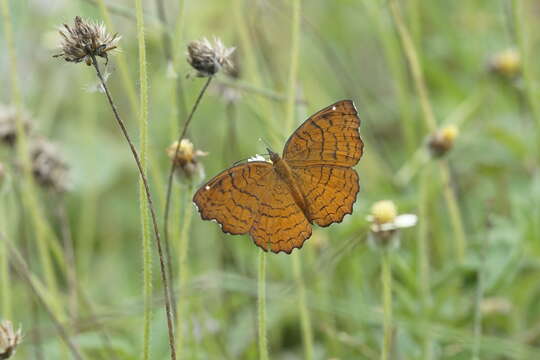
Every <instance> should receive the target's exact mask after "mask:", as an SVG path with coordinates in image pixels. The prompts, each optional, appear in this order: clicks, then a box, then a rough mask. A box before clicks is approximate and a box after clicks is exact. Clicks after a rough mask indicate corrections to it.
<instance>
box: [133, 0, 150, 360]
mask: <svg viewBox="0 0 540 360" xmlns="http://www.w3.org/2000/svg"><path fill="white" fill-rule="evenodd" d="M135 13H136V16H137V40H138V45H139V86H140V90H139V97H140V99H139V106H140V108H139V141H140V161H141V167H142V170H143V172H144V173H147V172H148V166H147V152H148V77H147V75H146V44H145V38H144V17H143V7H142V2H141V0H135ZM139 212H140V217H141V234H142V257H143V297H144V319H143V359H144V360H148V359H150V341H151V340H150V339H151V327H150V325H151V322H152V245H151V242H150V234H149V219H148V203H147V202H146V199H145V192H144V183H143V181H142V180H141V179H139Z"/></svg>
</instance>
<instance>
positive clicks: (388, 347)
mask: <svg viewBox="0 0 540 360" xmlns="http://www.w3.org/2000/svg"><path fill="white" fill-rule="evenodd" d="M381 284H382V298H383V347H382V352H381V360H390V359H391V354H392V343H393V339H392V337H393V336H392V335H393V324H392V322H393V320H392V263H391V253H390V251H389V250H388V249H384V250H383V253H382V269H381Z"/></svg>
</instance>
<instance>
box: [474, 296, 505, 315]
mask: <svg viewBox="0 0 540 360" xmlns="http://www.w3.org/2000/svg"><path fill="white" fill-rule="evenodd" d="M512 308H513V306H512V303H511V302H510V300H508V299H506V298H503V297H488V298H484V299H483V300H482V302H481V303H480V311H481V312H482V314H484V315H497V314H501V315H507V314H509V313H510V312H511V311H512Z"/></svg>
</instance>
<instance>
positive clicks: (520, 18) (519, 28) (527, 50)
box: [513, 0, 540, 155]
mask: <svg viewBox="0 0 540 360" xmlns="http://www.w3.org/2000/svg"><path fill="white" fill-rule="evenodd" d="M526 4H527V1H524V0H514V1H513V10H514V11H513V12H514V21H513V23H514V25H515V27H516V29H515V33H516V37H517V41H518V45H519V51H520V53H521V59H522V68H523V79H524V80H525V93H526V95H525V96H526V98H527V102H528V103H529V107H530V109H531V112H532V115H533V118H534V119H535V120H536V131H537V138H536V139H537V140H536V144H537V147H538V150H537V152H536V153H537V155H538V154H540V102H538V95H537V93H538V91H537V86H536V81H535V78H534V76H535V74H534V71H533V69H534V64H536V59H535V57H534V55H533V54H532V52H533V46H531V39H530V38H531V36H532V34H533V33H532V32H531V31H529V29H528V26H530V24H529V19H531V14H530V13H528V12H527V11H526V9H525V8H524V6H526Z"/></svg>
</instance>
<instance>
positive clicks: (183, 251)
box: [176, 186, 193, 358]
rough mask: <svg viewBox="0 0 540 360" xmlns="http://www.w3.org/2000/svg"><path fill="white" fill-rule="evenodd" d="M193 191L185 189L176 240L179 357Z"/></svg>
mask: <svg viewBox="0 0 540 360" xmlns="http://www.w3.org/2000/svg"><path fill="white" fill-rule="evenodd" d="M192 191H193V187H192V186H189V187H188V189H187V191H186V197H185V199H186V200H187V201H184V206H185V209H184V218H183V219H182V220H183V221H182V223H183V224H184V226H183V227H182V231H181V233H180V241H179V242H178V288H179V291H180V294H181V296H182V297H183V298H184V301H183V302H181V303H178V304H176V305H177V308H178V310H177V313H178V315H177V320H178V319H179V321H178V322H177V330H178V331H177V337H176V341H177V347H176V348H177V349H178V353H179V354H180V356H179V357H182V354H183V353H186V352H185V351H184V352H182V350H184V345H185V342H186V340H185V338H186V336H185V335H184V329H183V327H184V326H183V325H184V324H185V323H186V317H187V315H188V314H189V309H188V306H187V305H188V304H187V295H186V291H187V288H188V286H187V284H188V279H189V267H188V257H187V254H188V248H189V241H188V240H189V228H190V225H191V217H192V215H193V205H192V204H191V192H192ZM183 358H187V357H186V356H183Z"/></svg>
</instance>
